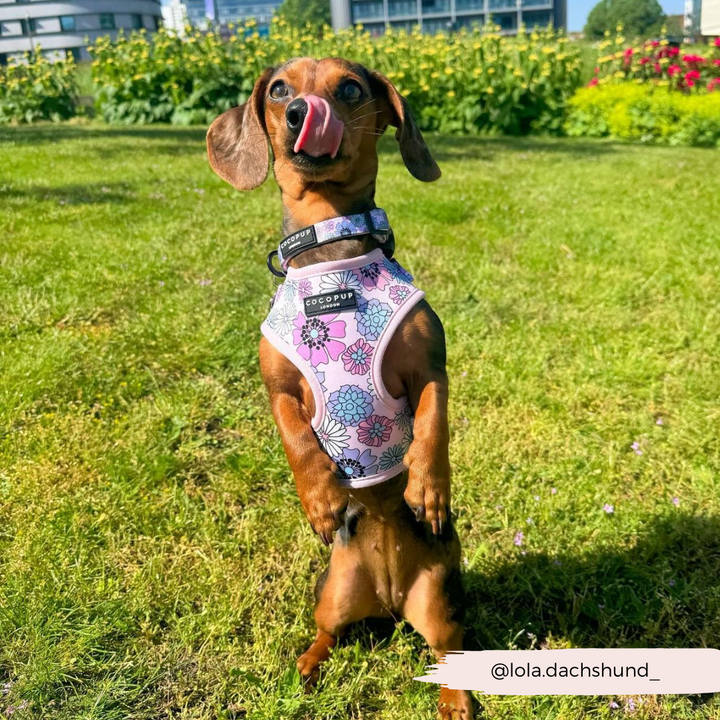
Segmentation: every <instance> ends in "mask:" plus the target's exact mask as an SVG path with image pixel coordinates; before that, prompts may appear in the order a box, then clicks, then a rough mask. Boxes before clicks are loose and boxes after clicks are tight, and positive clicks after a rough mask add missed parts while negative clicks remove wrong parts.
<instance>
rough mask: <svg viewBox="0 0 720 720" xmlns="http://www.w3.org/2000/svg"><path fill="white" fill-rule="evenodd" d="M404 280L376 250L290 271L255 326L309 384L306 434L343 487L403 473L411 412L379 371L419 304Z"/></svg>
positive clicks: (418, 296)
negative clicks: (311, 408) (311, 409)
mask: <svg viewBox="0 0 720 720" xmlns="http://www.w3.org/2000/svg"><path fill="white" fill-rule="evenodd" d="M412 280H413V278H412V276H411V275H410V274H409V273H408V272H407V271H406V270H404V269H403V268H402V267H401V266H400V265H399V264H398V263H397V262H396V261H395V260H388V259H387V258H386V257H385V256H384V255H383V252H382V250H380V249H377V250H373V251H372V252H370V253H368V254H367V255H362V256H361V257H357V258H351V259H349V260H340V261H337V262H325V263H319V264H316V265H311V266H308V267H305V268H302V269H295V268H292V267H291V268H289V269H288V271H287V279H286V280H285V282H284V283H283V284H282V285H280V286H279V287H278V289H277V292H276V293H275V296H274V298H273V301H272V307H271V310H270V313H269V315H268V316H267V318H266V319H265V322H264V323H263V324H262V328H261V329H262V333H263V335H264V336H265V337H266V338H267V339H268V340H269V341H270V342H271V343H272V344H273V346H274V347H275V348H276V349H277V350H279V351H280V352H281V353H282V354H283V355H285V357H287V358H288V359H289V360H290V361H291V362H292V363H293V364H294V365H296V366H297V368H298V369H299V370H300V371H301V372H302V374H303V375H304V376H305V379H306V380H307V381H308V383H309V385H310V387H311V389H312V392H313V396H314V398H315V415H314V417H313V419H312V427H313V430H314V431H315V434H316V435H317V438H318V441H319V442H320V445H321V446H322V448H323V449H324V450H325V452H326V453H327V454H328V455H329V456H330V457H331V458H332V459H333V460H334V461H335V463H336V464H337V466H338V469H339V472H340V481H341V483H342V484H343V485H344V486H346V487H354V488H359V487H367V486H369V485H375V484H376V483H380V482H383V481H384V480H388V479H389V478H391V477H394V476H395V475H398V474H399V473H401V472H402V471H403V468H404V466H403V459H404V457H405V453H406V452H407V449H408V446H409V445H410V442H411V441H412V424H413V416H412V411H411V409H410V406H409V404H408V399H407V398H406V397H402V398H398V399H396V398H393V397H392V396H391V395H390V394H389V393H388V392H387V390H386V388H385V386H384V384H383V381H382V361H383V357H384V355H385V350H386V349H387V346H388V343H389V342H390V339H391V338H392V336H393V333H394V332H395V330H396V329H397V328H398V326H399V325H400V323H401V321H402V319H403V318H404V317H405V316H406V315H407V313H408V312H409V311H410V310H411V309H412V307H413V306H414V305H415V304H416V303H417V302H418V301H419V300H420V299H421V298H423V297H424V296H425V293H423V292H422V291H421V290H418V289H417V288H416V287H415V286H414V285H413V283H412Z"/></svg>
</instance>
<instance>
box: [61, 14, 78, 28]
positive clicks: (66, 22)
mask: <svg viewBox="0 0 720 720" xmlns="http://www.w3.org/2000/svg"><path fill="white" fill-rule="evenodd" d="M60 29H61V30H62V31H63V32H73V31H74V30H75V29H76V26H75V16H74V15H62V16H61V17H60Z"/></svg>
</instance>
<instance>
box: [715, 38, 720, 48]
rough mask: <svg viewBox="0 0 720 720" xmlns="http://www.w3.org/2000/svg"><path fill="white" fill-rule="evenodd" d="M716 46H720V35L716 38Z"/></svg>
mask: <svg viewBox="0 0 720 720" xmlns="http://www.w3.org/2000/svg"><path fill="white" fill-rule="evenodd" d="M715 47H720V37H717V38H715Z"/></svg>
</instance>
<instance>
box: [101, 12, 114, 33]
mask: <svg viewBox="0 0 720 720" xmlns="http://www.w3.org/2000/svg"><path fill="white" fill-rule="evenodd" d="M100 29H101V30H114V29H115V16H114V15H113V14H112V13H102V14H101V15H100Z"/></svg>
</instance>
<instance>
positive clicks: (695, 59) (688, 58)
mask: <svg viewBox="0 0 720 720" xmlns="http://www.w3.org/2000/svg"><path fill="white" fill-rule="evenodd" d="M683 62H685V63H688V65H692V64H694V63H704V62H705V58H704V57H701V56H700V55H683Z"/></svg>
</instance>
